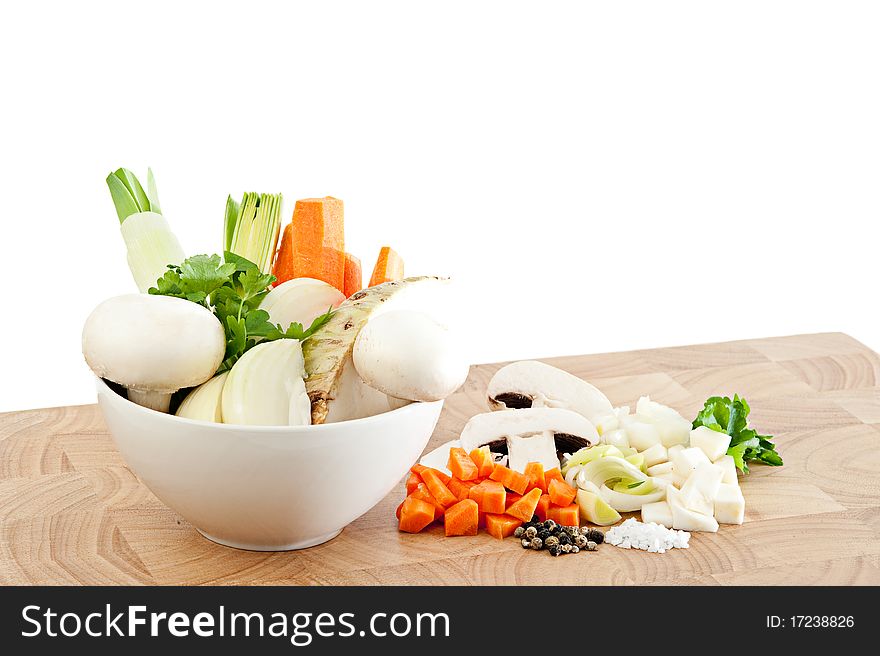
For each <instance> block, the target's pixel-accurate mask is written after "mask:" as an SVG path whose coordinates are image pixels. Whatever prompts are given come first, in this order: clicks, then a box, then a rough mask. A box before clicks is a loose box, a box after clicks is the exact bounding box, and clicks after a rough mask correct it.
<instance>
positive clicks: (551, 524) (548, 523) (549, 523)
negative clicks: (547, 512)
mask: <svg viewBox="0 0 880 656" xmlns="http://www.w3.org/2000/svg"><path fill="white" fill-rule="evenodd" d="M557 526H558V524H557V523H556V522H554V521H553V520H552V519H548V520H547V521H546V522H544V528H546V529H547V530H548V531H552V530H553V529H555V528H556V527H557Z"/></svg>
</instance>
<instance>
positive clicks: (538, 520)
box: [532, 515, 541, 524]
mask: <svg viewBox="0 0 880 656" xmlns="http://www.w3.org/2000/svg"><path fill="white" fill-rule="evenodd" d="M540 523H541V518H540V517H538V516H537V515H532V524H540Z"/></svg>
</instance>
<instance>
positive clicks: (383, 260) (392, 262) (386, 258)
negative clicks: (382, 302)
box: [370, 246, 403, 287]
mask: <svg viewBox="0 0 880 656" xmlns="http://www.w3.org/2000/svg"><path fill="white" fill-rule="evenodd" d="M402 279H403V259H402V258H401V257H400V255H398V254H397V253H396V252H395V251H394V250H393V249H392V248H391V247H390V246H383V247H382V248H381V249H379V259H377V260H376V266H375V268H374V269H373V275H372V276H370V287H375V286H376V285H381V284H382V283H383V282H389V281H391V280H402Z"/></svg>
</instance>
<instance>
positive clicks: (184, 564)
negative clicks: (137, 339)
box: [0, 333, 880, 585]
mask: <svg viewBox="0 0 880 656" xmlns="http://www.w3.org/2000/svg"><path fill="white" fill-rule="evenodd" d="M548 362H550V363H552V364H554V365H556V366H558V367H561V368H563V369H567V370H568V371H571V372H572V373H574V374H576V375H578V376H581V377H582V378H585V379H587V380H589V381H590V382H592V383H593V384H595V385H597V386H598V387H599V388H600V389H602V390H603V391H604V392H605V393H606V394H607V395H608V396H609V397H610V399H611V401H612V403H614V404H615V405H622V404H634V403H635V401H636V399H637V398H638V397H639V396H641V395H643V394H648V395H650V396H651V398H652V399H655V400H657V401H660V402H662V403H666V404H669V405H672V406H673V407H675V408H676V409H678V410H679V411H680V412H681V413H682V414H683V415H685V416H686V417H689V418H690V417H693V416H695V413H696V412H697V410H698V409H699V408H700V407H702V402H703V401H704V400H705V399H706V398H707V397H708V396H711V395H715V394H727V395H732V394H733V393H734V392H736V393H739V394H740V395H743V396H745V397H746V398H747V399H748V400H749V402H750V403H751V406H752V420H753V425H755V426H756V427H757V428H758V429H759V430H760V431H762V432H766V433H771V434H773V435H775V436H776V437H777V439H778V449H779V451H780V453H781V454H782V456H783V458H784V460H785V466H784V467H778V468H771V467H762V466H760V465H759V466H755V467H753V468H752V474H751V475H750V476H748V478H747V479H745V480H743V481H742V488H743V492H744V494H745V498H746V506H747V510H746V523H745V524H743V525H742V526H722V527H721V530H720V531H719V532H718V533H717V534H708V533H695V534H693V536H692V538H691V547H690V549H687V550H674V551H671V552H669V553H666V554H649V553H645V552H633V551H628V550H623V549H618V548H616V547H613V546H610V545H603V546H602V547H601V548H600V549H599V550H598V551H597V552H594V553H581V554H576V555H567V556H562V557H559V558H552V557H551V556H550V555H549V554H547V553H546V552H540V553H538V552H533V551H526V550H523V549H522V548H521V547H520V546H519V542H518V541H517V540H515V539H513V538H509V539H507V540H504V541H499V540H495V539H493V538H492V537H490V536H488V535H486V534H485V533H481V534H480V535H479V536H477V537H472V538H445V537H443V534H442V528H433V529H431V530H428V531H426V532H425V533H422V534H420V535H403V534H400V533H398V532H397V528H396V522H395V519H394V509H395V507H396V506H397V504H398V503H399V501H400V500H401V499H402V497H403V482H402V481H401V483H400V485H399V486H398V488H397V489H395V490H394V491H393V492H392V493H391V494H390V495H388V497H386V498H385V499H384V500H383V501H382V502H381V503H379V504H378V505H377V506H376V507H375V508H373V509H372V510H371V511H370V512H368V513H367V514H366V515H364V516H363V517H361V518H360V519H358V520H357V521H355V522H354V523H353V524H351V525H350V526H349V527H348V528H346V529H345V531H343V533H342V534H341V535H340V536H339V537H337V538H336V539H334V540H332V541H330V542H329V543H327V544H324V545H321V546H318V547H314V548H311V549H307V550H304V551H299V552H288V553H253V552H245V551H237V550H234V549H229V548H226V547H221V546H219V545H216V544H213V543H212V542H209V541H208V540H206V539H204V538H202V537H201V536H200V535H199V534H198V533H196V531H195V530H193V528H192V527H191V526H189V525H188V524H187V523H186V522H185V521H184V520H183V519H182V518H181V517H179V516H178V515H177V514H175V513H174V512H173V511H171V510H169V509H168V508H166V507H165V506H163V505H162V504H161V503H160V502H159V501H158V500H157V499H156V498H155V497H154V496H153V495H152V494H151V493H150V492H149V490H147V489H146V488H145V487H144V486H143V485H141V484H139V483H138V481H137V479H136V478H135V476H134V475H133V474H132V473H131V472H130V471H129V470H128V469H127V468H126V466H125V464H124V463H123V461H122V458H121V457H120V456H119V453H118V452H117V451H116V449H115V447H114V445H113V441H112V439H111V438H110V435H109V434H108V433H107V429H106V427H105V425H104V422H103V420H102V418H101V415H100V413H99V412H98V409H97V406H94V405H88V406H75V407H67V408H50V409H46V410H32V411H25V412H12V413H6V414H0V583H3V584H319V585H323V584H332V585H346V584H366V585H374V584H403V585H410V584H465V585H468V584H518V585H524V584H576V585H589V584H708V585H716V584H722V585H730V584H744V585H756V584H873V585H877V584H880V357H878V355H877V354H876V353H874V352H873V351H871V350H870V349H868V348H867V347H865V346H864V345H862V344H860V343H859V342H857V341H856V340H854V339H853V338H851V337H848V336H847V335H843V334H840V333H829V334H820V335H800V336H793V337H776V338H769V339H758V340H750V341H741V342H730V343H724V344H706V345H699V346H689V347H680V348H666V349H656V350H645V351H632V352H628V353H611V354H603V355H586V356H572V357H563V358H554V359H550V360H548ZM499 366H500V365H497V364H495V365H478V366H475V367H473V368H472V369H471V374H470V377H469V379H468V381H467V383H466V384H465V385H464V387H463V388H462V389H461V390H460V391H459V392H457V393H456V394H455V395H454V396H453V397H451V398H450V399H449V400H448V401H447V404H446V408H445V410H444V412H443V416H442V417H441V419H440V423H439V425H438V427H437V430H436V432H435V433H434V436H433V437H432V439H431V443H430V445H429V447H428V448H434V447H435V446H437V445H439V444H441V443H443V442H445V441H447V440H450V439H454V438H455V437H456V436H457V434H458V431H459V430H460V429H461V427H462V426H463V425H464V423H465V421H466V420H467V419H468V418H469V417H470V416H471V415H473V414H476V413H478V412H482V411H484V410H485V389H486V383H487V382H488V380H489V378H490V377H491V375H492V373H493V372H494V371H496V370H497V369H498V367H499Z"/></svg>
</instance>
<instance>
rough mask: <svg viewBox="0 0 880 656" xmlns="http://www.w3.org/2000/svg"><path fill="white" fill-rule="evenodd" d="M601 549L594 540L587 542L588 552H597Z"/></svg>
mask: <svg viewBox="0 0 880 656" xmlns="http://www.w3.org/2000/svg"><path fill="white" fill-rule="evenodd" d="M598 548H599V545H598V544H596V543H595V542H593V541H592V540H590V541H588V542H587V551H595V550H596V549H598Z"/></svg>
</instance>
